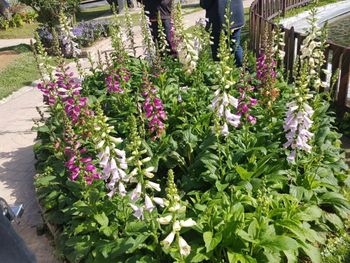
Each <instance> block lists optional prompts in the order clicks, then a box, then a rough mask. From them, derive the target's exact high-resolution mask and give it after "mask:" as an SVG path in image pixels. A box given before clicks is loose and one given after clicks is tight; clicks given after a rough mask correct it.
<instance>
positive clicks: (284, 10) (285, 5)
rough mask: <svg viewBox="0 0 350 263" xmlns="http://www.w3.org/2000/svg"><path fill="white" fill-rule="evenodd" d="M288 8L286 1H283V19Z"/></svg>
mask: <svg viewBox="0 0 350 263" xmlns="http://www.w3.org/2000/svg"><path fill="white" fill-rule="evenodd" d="M286 8H287V3H286V0H282V16H283V17H285V15H286Z"/></svg>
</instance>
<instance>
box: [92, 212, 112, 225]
mask: <svg viewBox="0 0 350 263" xmlns="http://www.w3.org/2000/svg"><path fill="white" fill-rule="evenodd" d="M94 219H95V220H96V222H97V223H99V224H100V225H101V226H108V223H109V220H108V217H107V216H106V214H105V213H104V212H102V213H101V214H97V215H94Z"/></svg>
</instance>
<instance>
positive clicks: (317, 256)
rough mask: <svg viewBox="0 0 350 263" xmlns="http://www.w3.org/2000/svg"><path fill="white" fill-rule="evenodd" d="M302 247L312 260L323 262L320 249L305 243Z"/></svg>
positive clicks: (316, 262)
mask: <svg viewBox="0 0 350 263" xmlns="http://www.w3.org/2000/svg"><path fill="white" fill-rule="evenodd" d="M302 249H303V250H304V252H305V254H306V255H308V256H309V258H310V259H311V261H312V262H314V263H319V262H322V260H321V253H320V250H319V249H318V248H316V247H314V246H312V245H310V244H304V245H303V246H302Z"/></svg>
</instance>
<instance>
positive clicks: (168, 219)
mask: <svg viewBox="0 0 350 263" xmlns="http://www.w3.org/2000/svg"><path fill="white" fill-rule="evenodd" d="M172 219H173V216H172V215H167V216H164V217H159V218H158V219H157V221H158V222H159V224H161V225H168V224H169V223H170V222H171V220H172Z"/></svg>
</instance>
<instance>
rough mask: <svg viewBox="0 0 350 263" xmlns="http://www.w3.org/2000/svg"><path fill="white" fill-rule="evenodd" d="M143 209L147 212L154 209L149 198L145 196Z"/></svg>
mask: <svg viewBox="0 0 350 263" xmlns="http://www.w3.org/2000/svg"><path fill="white" fill-rule="evenodd" d="M145 208H146V210H147V211H149V212H152V211H153V209H154V208H155V206H154V204H153V202H152V200H151V198H150V197H149V196H148V195H147V194H146V195H145Z"/></svg>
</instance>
